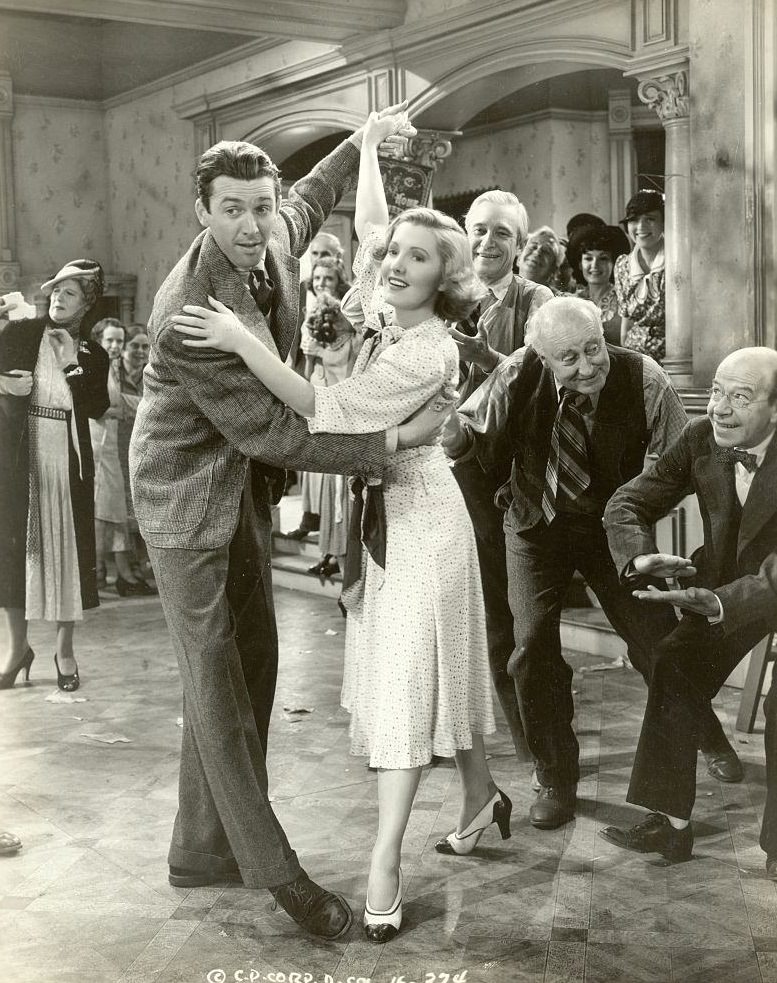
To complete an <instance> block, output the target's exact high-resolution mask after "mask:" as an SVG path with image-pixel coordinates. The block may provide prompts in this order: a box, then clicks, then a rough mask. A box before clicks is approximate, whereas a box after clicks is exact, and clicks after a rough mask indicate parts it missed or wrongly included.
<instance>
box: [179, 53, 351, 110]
mask: <svg viewBox="0 0 777 983" xmlns="http://www.w3.org/2000/svg"><path fill="white" fill-rule="evenodd" d="M347 67H349V66H347V65H346V62H345V60H344V59H343V56H342V55H341V53H340V52H339V51H338V50H332V51H327V52H325V53H324V54H322V55H316V56H315V57H313V58H307V59H305V60H304V61H301V62H298V63H297V64H294V65H289V66H287V67H286V68H281V69H279V70H278V71H274V72H268V73H267V74H266V75H259V76H257V77H256V78H252V79H247V80H246V81H244V82H238V83H237V85H229V86H227V87H226V88H223V89H219V90H218V91H216V92H207V93H201V94H200V95H197V96H194V97H193V98H192V99H186V100H184V101H183V102H179V103H176V104H175V105H174V106H173V108H174V109H175V111H176V112H177V113H178V115H179V116H180V117H181V118H182V119H195V118H196V117H197V116H201V115H203V114H208V113H213V112H217V111H219V110H224V109H227V108H232V107H236V106H238V105H240V104H241V103H245V102H246V101H248V100H250V99H255V98H259V97H261V98H265V99H266V98H267V95H268V92H270V91H272V98H273V100H274V99H275V98H277V96H278V95H279V94H280V92H281V91H282V90H286V89H288V88H289V87H292V86H298V85H299V84H300V83H312V82H315V84H316V85H321V84H325V82H326V76H327V75H328V74H330V73H332V72H339V71H340V70H341V69H343V68H347ZM349 74H352V73H349ZM340 80H345V81H348V78H346V77H345V76H343V75H340V76H339V77H338V82H339V81H340ZM338 87H339V88H342V85H341V84H340V85H338Z"/></svg>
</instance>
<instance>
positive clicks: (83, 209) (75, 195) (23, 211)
mask: <svg viewBox="0 0 777 983" xmlns="http://www.w3.org/2000/svg"><path fill="white" fill-rule="evenodd" d="M11 132H12V136H13V147H14V190H15V197H16V244H17V260H18V262H19V263H20V264H21V267H22V274H23V275H24V276H29V275H31V274H38V273H51V272H55V271H56V270H58V269H59V268H60V267H61V266H62V265H63V264H64V263H65V262H67V260H69V259H77V258H78V257H81V256H91V257H94V258H95V259H98V260H100V262H101V263H103V264H104V265H106V266H109V265H110V262H111V255H110V243H111V234H110V215H109V208H108V168H107V153H106V145H105V135H104V131H103V115H102V113H101V112H99V111H96V110H94V109H92V108H91V107H89V106H86V107H84V106H81V105H79V104H78V103H77V102H75V101H74V102H72V103H66V102H63V101H59V102H54V101H52V102H50V103H46V102H44V101H43V100H40V99H33V98H24V97H20V96H17V98H16V100H15V111H14V116H13V121H12V131H11Z"/></svg>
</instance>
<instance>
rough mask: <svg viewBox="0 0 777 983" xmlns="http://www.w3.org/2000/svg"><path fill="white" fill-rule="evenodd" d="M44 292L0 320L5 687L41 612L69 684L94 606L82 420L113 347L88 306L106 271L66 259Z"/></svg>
mask: <svg viewBox="0 0 777 983" xmlns="http://www.w3.org/2000/svg"><path fill="white" fill-rule="evenodd" d="M41 290H42V292H43V293H44V294H45V295H46V296H47V297H50V306H49V312H48V315H47V316H46V317H43V318H32V319H25V320H21V321H6V322H5V323H2V322H0V460H2V462H3V467H2V469H0V472H1V474H2V476H1V477H0V556H2V564H0V611H1V612H2V616H3V620H4V622H5V628H6V640H0V688H2V689H8V688H10V687H11V686H13V684H14V682H15V680H16V676H17V675H18V673H19V672H20V671H23V672H24V673H25V675H26V677H27V678H28V679H29V674H30V665H31V663H32V660H33V658H34V655H33V652H32V649H31V648H30V645H29V642H28V640H27V623H28V621H29V620H31V619H41V620H44V621H55V622H56V624H57V650H56V653H55V655H54V663H55V666H56V669H57V684H58V686H59V688H60V689H63V690H67V691H68V692H72V691H73V690H76V689H78V686H79V683H80V680H79V675H78V665H77V663H76V660H75V656H74V654H73V632H74V629H75V622H76V621H80V620H81V619H82V617H83V611H84V610H85V609H88V608H94V607H97V604H98V600H97V585H96V573H95V546H94V461H93V458H92V446H91V440H90V436H89V424H88V418H89V417H99V416H102V414H103V413H104V412H105V411H106V409H107V408H108V405H109V399H108V386H107V381H108V355H107V354H106V352H105V351H104V350H103V348H102V347H101V346H100V345H99V344H97V343H96V342H93V341H90V340H89V331H90V328H91V323H92V320H93V319H92V318H90V316H89V315H90V312H91V310H92V309H93V308H94V305H95V303H96V301H97V299H98V298H99V297H100V296H101V294H102V291H103V271H102V268H101V266H100V264H99V263H96V262H95V261H94V260H87V259H79V260H73V261H72V262H70V263H68V264H66V265H65V266H64V267H63V268H62V269H61V270H60V271H59V273H57V275H56V276H55V277H53V278H52V279H51V280H49V281H48V282H47V283H44V284H43V286H42V287H41ZM7 310H8V309H7V308H6V307H0V318H3V319H4V318H5V317H6V315H7Z"/></svg>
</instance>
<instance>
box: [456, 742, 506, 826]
mask: <svg viewBox="0 0 777 983" xmlns="http://www.w3.org/2000/svg"><path fill="white" fill-rule="evenodd" d="M456 767H457V769H458V772H459V779H460V780H461V793H462V794H461V809H460V810H459V822H458V826H457V827H456V829H457V832H459V833H460V832H461V831H462V830H463V829H466V827H467V826H468V825H469V824H470V823H471V822H472V820H473V819H474V818H475V816H476V815H477V814H478V813H479V812H480V810H481V809H482V808H483V806H484V805H485V804H486V803H487V802H488V800H489V799H491V798H492V797H493V796H494V795H495V794H496V783H495V782H494V779H493V778H492V777H491V772H490V770H489V767H488V762H487V761H486V747H485V744H484V742H483V736H482V734H473V735H472V747H471V748H467V749H466V750H458V751H457V752H456Z"/></svg>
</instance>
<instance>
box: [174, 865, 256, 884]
mask: <svg viewBox="0 0 777 983" xmlns="http://www.w3.org/2000/svg"><path fill="white" fill-rule="evenodd" d="M167 879H168V881H170V883H171V884H172V885H173V887H210V886H211V884H242V883H243V878H242V877H241V875H240V871H239V870H238V869H237V867H235V868H234V870H229V871H226V872H225V873H217V872H215V871H212V870H189V869H188V868H186V867H172V866H171V867H170V873H169V874H168V875H167Z"/></svg>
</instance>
